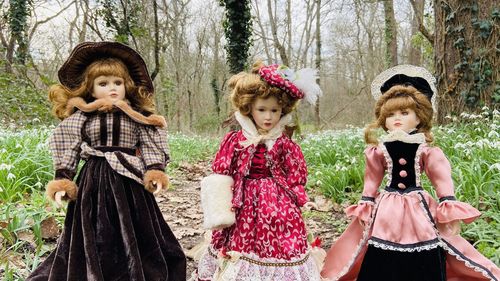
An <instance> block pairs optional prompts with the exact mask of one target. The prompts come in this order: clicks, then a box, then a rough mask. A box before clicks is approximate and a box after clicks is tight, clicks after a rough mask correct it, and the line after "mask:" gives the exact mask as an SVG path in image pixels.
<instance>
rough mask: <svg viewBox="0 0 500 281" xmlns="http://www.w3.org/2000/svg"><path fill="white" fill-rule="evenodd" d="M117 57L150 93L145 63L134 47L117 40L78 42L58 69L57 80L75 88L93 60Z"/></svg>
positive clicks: (150, 82) (152, 88)
mask: <svg viewBox="0 0 500 281" xmlns="http://www.w3.org/2000/svg"><path fill="white" fill-rule="evenodd" d="M103 58H117V59H119V60H121V61H122V62H123V63H124V64H125V65H126V66H127V68H128V72H129V74H130V77H131V78H132V80H134V83H135V84H136V85H137V86H144V87H146V89H147V90H148V91H149V92H150V93H151V94H152V93H153V92H154V86H153V81H152V80H151V77H150V76H149V72H148V69H147V67H146V63H145V62H144V60H143V59H142V57H141V56H140V55H139V53H137V52H136V51H135V50H134V49H132V48H130V47H128V46H126V45H124V44H122V43H118V42H106V41H105V42H84V43H80V44H78V45H77V46H76V47H75V48H74V49H73V51H72V52H71V54H70V55H69V57H68V59H67V60H66V61H65V62H64V64H63V65H62V66H61V68H60V69H59V71H58V77H59V82H61V84H62V85H64V86H66V87H68V88H69V89H75V88H77V87H78V86H79V85H80V84H81V83H82V81H83V73H84V71H85V69H86V68H87V67H88V66H89V65H90V64H91V63H92V62H94V61H96V60H99V59H103Z"/></svg>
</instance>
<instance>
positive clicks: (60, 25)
mask: <svg viewBox="0 0 500 281" xmlns="http://www.w3.org/2000/svg"><path fill="white" fill-rule="evenodd" d="M495 2H496V1H493V0H484V1H460V0H447V1H445V0H434V1H425V0H380V1H376V0H253V1H249V0H241V1H236V0H220V1H202V0H154V1H153V0H120V1H118V0H72V1H69V0H47V1H40V0H0V57H1V58H2V59H1V61H0V93H1V97H0V102H1V103H2V104H3V106H2V107H1V108H0V119H1V121H2V124H4V125H6V126H11V127H19V126H30V125H36V124H39V123H41V124H47V123H53V122H55V121H56V120H54V119H53V118H52V117H51V116H50V109H49V108H50V106H49V104H48V102H47V98H46V89H47V87H48V86H49V85H51V84H53V83H56V82H57V70H58V68H59V67H60V66H61V64H62V63H63V61H64V60H65V59H66V57H67V56H68V54H69V52H70V51H71V49H72V48H73V47H74V46H75V45H76V44H78V43H80V42H83V41H100V40H115V41H120V42H123V43H125V44H128V45H130V46H132V47H133V48H135V49H137V50H139V52H140V53H141V54H142V55H143V57H144V58H145V60H146V61H147V64H148V67H149V70H150V73H151V76H152V77H153V79H154V83H155V86H156V93H155V94H156V101H157V105H158V111H159V113H161V114H163V115H165V116H166V117H167V120H168V123H169V129H170V130H171V131H181V132H184V133H197V134H200V133H201V134H207V133H208V134H216V133H217V132H220V131H221V129H220V128H219V126H220V123H221V121H223V120H224V119H225V118H227V116H228V114H229V113H230V110H231V108H230V105H229V104H228V100H227V89H226V82H227V79H228V78H229V77H230V76H231V75H232V74H233V73H236V72H238V71H240V70H243V69H245V68H248V67H250V66H251V65H252V63H253V62H254V61H255V60H257V59H260V60H263V61H264V62H266V63H284V64H286V65H289V66H290V67H291V68H293V69H299V68H303V67H315V68H318V69H319V70H320V85H321V87H322V89H323V92H324V96H323V97H322V98H321V100H320V102H319V104H317V105H316V106H310V105H307V104H305V103H304V104H302V105H301V106H300V108H299V118H300V124H301V125H302V128H304V129H305V130H322V129H331V128H339V127H344V126H345V125H346V124H352V125H355V126H363V125H364V124H366V123H367V122H369V121H370V120H371V118H372V110H373V109H372V108H373V104H374V101H373V99H372V98H371V95H370V93H369V90H370V83H371V81H372V79H373V78H374V76H376V75H377V74H378V73H379V72H380V71H382V70H384V69H386V68H387V67H390V66H393V65H396V64H404V63H410V64H415V65H421V66H424V67H426V68H428V69H430V70H431V72H433V73H435V75H436V78H437V79H438V91H439V96H438V100H439V111H438V114H437V120H438V121H439V122H441V123H443V122H446V120H447V119H446V116H453V115H459V114H460V113H461V112H463V111H477V110H479V109H480V108H482V107H483V106H488V107H489V108H498V104H499V102H500V82H499V79H498V78H499V74H498V72H499V67H498V66H499V65H498V52H499V50H500V48H499V47H500V41H499V22H500V8H499V5H498V3H495Z"/></svg>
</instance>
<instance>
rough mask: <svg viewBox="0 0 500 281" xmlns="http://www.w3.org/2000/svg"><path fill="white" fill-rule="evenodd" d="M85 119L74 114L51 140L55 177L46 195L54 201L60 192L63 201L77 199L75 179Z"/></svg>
mask: <svg viewBox="0 0 500 281" xmlns="http://www.w3.org/2000/svg"><path fill="white" fill-rule="evenodd" d="M85 119H86V118H85V116H84V115H83V114H81V112H76V113H74V114H73V115H71V116H70V117H68V118H66V119H65V120H63V121H62V122H61V123H60V124H59V125H58V126H57V127H56V128H55V130H54V132H53V134H52V136H51V137H50V139H49V148H50V151H51V154H52V159H53V163H54V170H55V176H54V180H52V181H50V182H49V183H48V184H47V188H46V195H47V197H49V198H50V199H52V200H55V199H56V193H58V192H59V193H58V194H59V195H62V198H63V199H69V200H74V199H76V194H77V187H76V184H75V183H74V182H73V178H74V177H75V175H76V169H77V166H78V162H79V161H80V151H81V148H80V147H81V144H82V136H81V129H82V127H83V124H84V122H85Z"/></svg>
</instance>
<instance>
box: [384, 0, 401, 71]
mask: <svg viewBox="0 0 500 281" xmlns="http://www.w3.org/2000/svg"><path fill="white" fill-rule="evenodd" d="M383 2H384V16H385V45H386V51H385V63H386V67H391V66H395V65H397V64H398V33H397V26H396V18H395V17H394V3H393V0H383Z"/></svg>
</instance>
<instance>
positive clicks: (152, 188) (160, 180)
mask: <svg viewBox="0 0 500 281" xmlns="http://www.w3.org/2000/svg"><path fill="white" fill-rule="evenodd" d="M139 150H140V152H141V157H142V159H143V161H144V163H145V165H146V173H145V174H144V188H146V189H147V190H148V191H149V192H152V193H153V194H156V193H158V192H159V191H161V190H162V189H166V188H167V187H168V177H167V175H166V174H165V172H164V171H165V167H166V165H167V162H168V161H169V159H170V157H169V149H168V144H167V132H166V131H165V129H163V128H160V127H154V126H145V125H139Z"/></svg>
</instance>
